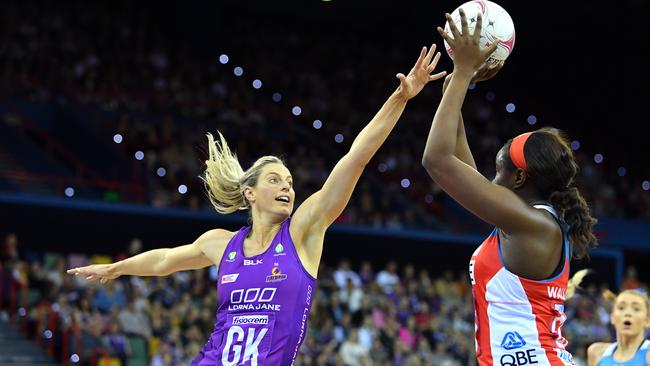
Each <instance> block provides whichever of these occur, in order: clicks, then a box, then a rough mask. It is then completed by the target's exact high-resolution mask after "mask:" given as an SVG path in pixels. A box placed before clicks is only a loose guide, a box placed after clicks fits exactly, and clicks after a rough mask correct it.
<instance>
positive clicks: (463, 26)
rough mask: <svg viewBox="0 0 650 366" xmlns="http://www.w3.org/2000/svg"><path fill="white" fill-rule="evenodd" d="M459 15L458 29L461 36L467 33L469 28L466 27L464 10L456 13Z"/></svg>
mask: <svg viewBox="0 0 650 366" xmlns="http://www.w3.org/2000/svg"><path fill="white" fill-rule="evenodd" d="M458 12H459V13H460V29H461V31H462V32H463V35H466V34H468V33H469V26H468V25H467V16H466V15H465V10H463V8H460V10H459V11H458Z"/></svg>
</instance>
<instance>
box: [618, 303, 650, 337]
mask: <svg viewBox="0 0 650 366" xmlns="http://www.w3.org/2000/svg"><path fill="white" fill-rule="evenodd" d="M649 311H650V310H649V309H648V307H647V303H646V301H645V300H644V299H643V298H642V297H641V296H640V295H636V294H633V293H622V294H620V295H618V297H617V298H616V303H615V304H614V309H612V319H611V322H612V324H613V325H614V327H615V328H616V331H617V332H619V333H621V334H623V335H630V336H634V335H637V334H639V333H643V332H644V331H645V329H646V328H648V327H650V312H649Z"/></svg>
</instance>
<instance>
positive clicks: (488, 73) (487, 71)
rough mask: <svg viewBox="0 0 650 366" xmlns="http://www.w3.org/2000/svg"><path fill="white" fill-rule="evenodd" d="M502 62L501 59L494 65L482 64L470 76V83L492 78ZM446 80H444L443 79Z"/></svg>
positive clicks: (501, 65)
mask: <svg viewBox="0 0 650 366" xmlns="http://www.w3.org/2000/svg"><path fill="white" fill-rule="evenodd" d="M503 64H504V62H503V61H501V62H499V63H498V64H497V65H495V66H492V67H490V66H488V64H483V66H481V68H480V69H478V70H477V71H476V74H474V77H473V78H472V83H478V82H479V81H485V80H489V79H492V78H493V77H494V75H496V74H497V73H498V72H499V70H501V68H503ZM445 81H446V80H445Z"/></svg>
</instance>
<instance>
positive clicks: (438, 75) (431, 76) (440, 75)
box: [429, 71, 447, 81]
mask: <svg viewBox="0 0 650 366" xmlns="http://www.w3.org/2000/svg"><path fill="white" fill-rule="evenodd" d="M445 75H447V71H441V72H439V73H437V74H433V75H429V81H434V80H438V79H440V78H443V77H445Z"/></svg>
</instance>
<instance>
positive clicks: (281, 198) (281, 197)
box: [275, 196, 290, 203]
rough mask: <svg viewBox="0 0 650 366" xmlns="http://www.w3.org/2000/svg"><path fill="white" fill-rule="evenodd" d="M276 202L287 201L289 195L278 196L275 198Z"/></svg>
mask: <svg viewBox="0 0 650 366" xmlns="http://www.w3.org/2000/svg"><path fill="white" fill-rule="evenodd" d="M275 200H276V201H278V202H284V203H289V201H290V200H289V196H280V197H278V198H276V199H275Z"/></svg>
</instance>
